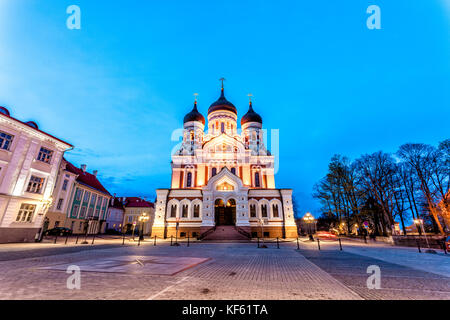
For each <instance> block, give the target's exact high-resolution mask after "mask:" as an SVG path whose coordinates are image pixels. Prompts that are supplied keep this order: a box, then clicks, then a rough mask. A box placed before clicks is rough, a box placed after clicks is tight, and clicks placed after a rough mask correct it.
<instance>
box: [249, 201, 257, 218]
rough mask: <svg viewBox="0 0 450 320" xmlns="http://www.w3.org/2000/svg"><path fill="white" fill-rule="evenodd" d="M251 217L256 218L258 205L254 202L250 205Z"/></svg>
mask: <svg viewBox="0 0 450 320" xmlns="http://www.w3.org/2000/svg"><path fill="white" fill-rule="evenodd" d="M250 217H251V218H256V205H254V204H251V205H250Z"/></svg>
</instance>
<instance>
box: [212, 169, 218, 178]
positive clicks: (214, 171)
mask: <svg viewBox="0 0 450 320" xmlns="http://www.w3.org/2000/svg"><path fill="white" fill-rule="evenodd" d="M216 174H217V169H216V168H212V176H213V177H214V176H215V175H216Z"/></svg>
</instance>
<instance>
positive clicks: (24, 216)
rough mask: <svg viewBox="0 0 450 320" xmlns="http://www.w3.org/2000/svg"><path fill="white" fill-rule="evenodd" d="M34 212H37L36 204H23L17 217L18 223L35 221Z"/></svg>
mask: <svg viewBox="0 0 450 320" xmlns="http://www.w3.org/2000/svg"><path fill="white" fill-rule="evenodd" d="M34 210H36V206H35V205H34V204H27V203H22V205H21V206H20V210H19V214H18V215H17V217H16V222H31V220H32V219H33V214H34Z"/></svg>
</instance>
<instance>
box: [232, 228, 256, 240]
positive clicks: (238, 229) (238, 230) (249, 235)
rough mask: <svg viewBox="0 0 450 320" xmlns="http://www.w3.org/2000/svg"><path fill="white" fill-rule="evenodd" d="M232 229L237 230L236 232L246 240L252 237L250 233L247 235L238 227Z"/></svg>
mask: <svg viewBox="0 0 450 320" xmlns="http://www.w3.org/2000/svg"><path fill="white" fill-rule="evenodd" d="M234 228H235V229H236V230H237V232H239V233H240V234H242V235H243V236H246V237H247V238H249V239H250V238H251V237H252V235H251V234H250V233H248V232H247V231H245V230H244V229H241V228H240V227H238V226H234Z"/></svg>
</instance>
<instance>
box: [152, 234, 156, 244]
mask: <svg viewBox="0 0 450 320" xmlns="http://www.w3.org/2000/svg"><path fill="white" fill-rule="evenodd" d="M153 246H156V236H155V242H153Z"/></svg>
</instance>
